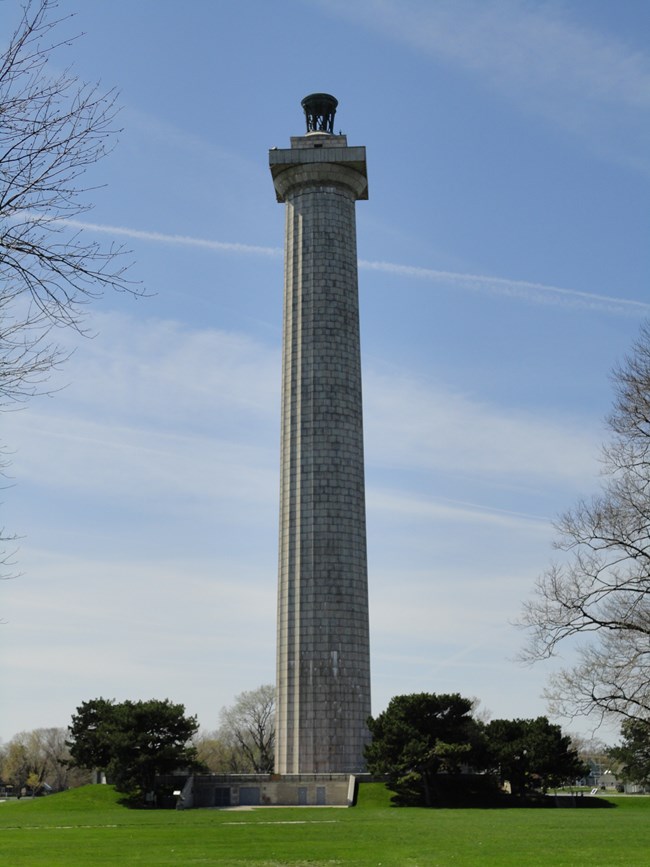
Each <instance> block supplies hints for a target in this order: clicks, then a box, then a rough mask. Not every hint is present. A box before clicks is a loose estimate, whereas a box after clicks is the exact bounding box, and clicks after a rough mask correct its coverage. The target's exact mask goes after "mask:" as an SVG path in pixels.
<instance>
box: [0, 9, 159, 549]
mask: <svg viewBox="0 0 650 867" xmlns="http://www.w3.org/2000/svg"><path fill="white" fill-rule="evenodd" d="M5 11H6V10H5ZM57 16H58V13H57V2H56V0H27V2H25V4H24V5H23V7H22V16H21V19H20V21H19V22H18V25H17V27H16V30H15V31H14V33H13V36H12V37H11V39H10V40H9V44H8V45H7V46H6V48H5V49H4V50H3V51H2V52H1V53H0V410H1V409H2V408H6V407H7V406H8V405H12V404H16V403H19V402H24V401H26V400H28V399H29V398H30V397H33V396H34V395H36V394H39V393H43V392H45V391H47V385H46V383H47V381H48V376H49V374H50V373H51V372H52V370H53V369H54V368H56V367H57V366H58V365H59V364H61V363H62V362H63V361H65V359H66V357H67V355H68V353H67V352H66V351H65V350H64V349H62V347H61V345H60V343H59V342H58V341H57V339H56V330H57V328H61V327H63V328H73V329H75V330H76V331H78V332H79V333H84V325H83V323H84V313H85V305H87V304H88V302H90V301H91V300H93V299H95V298H98V297H100V296H101V295H102V294H103V293H104V292H106V291H107V290H118V291H126V292H130V293H133V294H144V293H143V291H142V289H141V287H140V286H139V285H138V284H136V283H133V282H132V281H130V280H129V279H128V278H127V269H128V267H129V264H130V263H129V261H128V256H127V255H126V254H127V251H126V250H125V249H124V248H123V247H122V246H120V245H117V244H112V245H108V246H106V247H105V246H102V245H101V244H100V243H99V242H98V241H96V240H93V239H92V238H88V237H86V234H85V232H84V231H83V230H80V229H79V227H78V225H75V226H73V225H71V224H70V223H69V222H68V221H70V220H73V218H76V217H78V216H79V215H81V214H84V213H85V212H86V211H88V210H89V209H90V208H91V207H92V204H91V202H90V201H89V200H88V194H89V193H90V192H91V190H92V189H93V187H92V186H90V185H85V184H84V181H83V178H84V174H85V172H86V171H87V170H88V169H89V168H90V167H92V166H94V165H95V163H97V162H98V161H99V160H101V159H102V158H103V157H104V156H106V154H107V153H109V152H110V151H111V150H112V148H113V147H114V145H115V142H116V136H117V133H118V132H119V129H118V127H117V126H116V115H117V110H118V109H117V103H116V96H117V95H116V92H115V91H114V90H108V91H104V90H102V88H101V87H100V86H99V85H98V84H87V83H84V82H82V81H80V80H79V79H78V78H77V77H76V76H75V75H74V74H73V73H72V71H71V70H70V69H69V68H68V69H66V70H64V71H63V72H56V71H55V70H56V67H55V65H54V60H56V62H59V60H60V54H59V52H61V51H64V50H65V49H66V48H68V47H69V46H70V45H71V44H72V42H73V41H74V38H76V37H73V38H67V37H62V38H60V37H59V35H58V34H59V33H60V32H62V31H63V30H64V29H65V25H67V24H68V23H69V20H70V18H72V16H63V17H57ZM1 538H2V536H1V535H0V539H1ZM1 562H2V560H1V559H0V563H1Z"/></svg>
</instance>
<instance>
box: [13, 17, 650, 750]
mask: <svg viewBox="0 0 650 867" xmlns="http://www.w3.org/2000/svg"><path fill="white" fill-rule="evenodd" d="M75 6H78V7H79V8H78V9H75ZM12 7H15V10H16V12H17V10H18V3H9V4H5V8H4V9H3V12H4V16H3V20H2V23H1V24H0V33H1V35H2V36H3V38H6V37H7V34H8V32H9V31H10V29H11V25H13V23H14V21H12V20H10V19H11V18H12V15H11V14H7V13H8V12H9V13H10V12H11V9H12ZM61 8H62V10H63V11H68V10H69V11H77V12H78V14H77V16H76V18H75V20H74V22H73V23H71V24H68V25H65V27H66V28H67V30H66V32H70V33H72V32H77V31H84V32H85V35H84V37H83V38H82V39H81V40H78V41H76V42H75V43H74V44H73V46H72V48H71V49H70V50H69V52H68V55H67V60H68V61H70V60H72V61H73V62H74V69H75V72H76V73H77V74H78V75H79V76H80V77H81V78H82V79H84V80H97V79H101V81H102V83H103V84H104V85H105V86H106V87H111V86H116V87H117V88H118V89H119V90H120V93H121V96H120V103H121V105H122V113H121V124H122V125H123V127H124V131H123V132H122V134H121V136H120V142H119V145H118V147H117V148H116V150H115V151H114V152H113V153H112V154H111V155H110V157H108V158H107V159H106V160H105V161H104V162H102V163H101V164H100V165H98V166H97V167H95V168H93V169H92V171H91V172H90V175H89V178H88V180H89V181H90V182H92V183H101V184H105V185H106V186H105V187H103V188H101V189H99V190H97V191H95V192H94V193H93V196H92V200H93V202H94V204H95V207H94V210H93V211H92V212H91V213H89V214H88V215H87V216H86V217H85V222H87V223H89V224H92V227H91V228H89V229H88V232H89V234H90V235H91V236H95V237H101V238H103V239H105V240H106V241H107V242H109V241H111V240H113V239H115V240H119V241H125V242H126V243H127V244H128V246H129V247H130V249H132V251H133V259H134V262H135V264H134V266H133V269H132V276H133V278H134V279H138V280H141V281H142V282H143V284H144V285H146V287H147V288H148V289H149V290H150V291H151V292H152V293H155V294H153V295H152V297H149V298H147V299H140V300H137V301H136V300H134V299H132V298H131V297H128V296H118V295H113V296H110V297H106V298H105V299H104V300H102V301H101V302H99V303H97V304H96V305H94V306H93V308H92V310H89V313H88V326H89V328H90V329H91V330H92V331H93V332H94V333H95V335H96V336H95V337H94V338H93V339H91V340H84V339H81V338H79V337H78V336H76V335H74V334H70V333H68V334H65V333H61V335H60V336H61V340H62V341H63V342H64V343H65V345H66V346H67V347H69V348H70V349H74V354H73V356H72V358H71V360H70V361H69V362H68V363H67V364H66V365H65V367H64V368H62V369H61V370H60V371H58V372H57V373H56V374H55V375H54V376H53V378H52V381H51V385H52V386H53V388H54V389H55V391H54V393H53V394H52V396H51V397H43V398H40V399H37V400H35V401H33V402H32V403H31V404H30V405H29V406H28V407H27V408H25V409H23V410H22V411H18V412H13V413H9V414H4V415H3V419H2V439H3V441H4V442H5V443H6V444H7V447H8V448H9V450H10V451H11V456H12V467H11V477H12V478H11V482H12V487H10V488H9V489H7V490H6V491H5V492H4V495H3V501H4V502H3V507H4V513H3V523H4V524H5V525H6V527H7V528H8V529H9V530H11V531H12V532H15V533H17V534H19V535H20V536H21V537H22V538H21V541H20V547H19V550H18V552H17V555H16V559H17V563H18V565H17V568H18V569H19V570H20V571H21V573H22V574H21V576H20V577H18V578H16V579H15V580H13V581H9V582H4V583H3V584H2V587H1V590H2V614H3V617H4V620H5V621H6V622H5V625H4V626H2V630H1V633H0V641H2V644H3V647H2V654H1V659H2V662H1V663H0V665H1V672H2V673H1V683H2V693H3V702H2V704H3V714H2V722H1V726H0V736H1V737H3V738H5V739H8V738H9V737H11V736H12V735H13V734H14V733H16V732H18V731H20V730H23V729H31V728H36V727H40V726H56V725H66V724H67V723H68V721H69V718H70V715H71V714H72V713H73V712H74V709H75V707H76V706H77V705H78V704H79V703H80V702H81V701H83V700H86V699H90V698H94V697H97V696H100V695H102V696H104V697H114V698H117V699H118V700H121V699H125V698H149V697H156V698H165V697H168V698H171V699H173V700H175V701H180V702H183V703H184V704H185V705H186V708H187V710H188V711H189V712H191V713H196V714H198V717H199V721H200V723H201V724H202V726H203V727H205V728H206V729H210V728H213V727H214V726H215V725H216V723H217V719H218V713H219V710H220V708H221V707H222V706H224V705H226V704H229V703H230V702H231V701H232V699H233V697H234V696H235V695H236V694H238V693H239V692H241V691H242V690H245V689H253V688H255V687H256V686H258V685H259V684H261V683H266V682H272V681H273V679H274V676H275V672H274V668H275V585H276V568H277V566H276V563H277V508H278V464H279V401H280V352H281V316H282V310H281V303H282V301H281V297H282V279H283V278H282V253H281V249H282V241H283V231H284V214H283V209H282V206H280V205H278V204H277V203H276V201H275V196H274V192H273V185H272V182H271V178H270V173H269V171H268V153H267V152H268V149H269V148H271V147H273V146H277V147H286V146H288V142H289V137H290V136H291V135H296V134H301V133H302V131H303V128H304V121H303V117H302V112H301V109H300V100H301V98H302V97H303V96H305V95H306V94H308V93H310V92H312V91H326V92H329V93H333V94H334V95H335V96H336V97H337V98H338V100H339V110H338V114H337V118H336V128H337V131H338V129H341V130H342V131H343V132H345V133H346V134H347V136H348V143H349V144H351V145H365V146H366V147H367V158H368V173H369V183H370V198H369V201H368V202H360V203H358V205H357V223H358V250H359V258H360V263H359V265H360V269H359V279H360V299H361V315H362V356H363V375H364V412H365V440H366V485H367V510H368V546H369V579H370V604H371V640H372V648H371V652H372V673H373V711H374V712H375V713H378V712H380V711H381V710H383V708H384V707H385V706H386V704H387V702H388V700H389V699H390V698H391V696H393V695H395V694H399V693H406V692H416V691H430V692H456V691H458V692H460V693H462V694H463V695H466V696H470V697H473V696H475V697H477V698H479V699H480V700H481V706H482V708H484V709H485V710H487V711H489V712H490V713H491V715H492V716H493V717H515V716H519V717H528V716H535V715H538V714H540V713H544V712H545V711H546V707H545V703H544V700H543V698H542V696H541V693H542V690H543V688H544V684H545V682H546V678H547V676H548V674H549V673H550V672H551V671H552V670H553V669H554V667H555V666H556V665H557V664H558V663H555V662H551V663H549V664H546V665H538V666H537V667H534V668H532V669H530V668H524V667H522V666H520V665H518V664H517V663H516V661H515V657H516V654H517V652H518V650H519V648H520V647H521V644H522V641H523V636H522V634H521V633H520V632H519V631H518V630H517V629H515V628H514V627H513V626H512V625H511V624H512V621H513V620H514V619H515V618H516V617H517V614H518V612H519V609H520V605H521V602H522V601H523V600H524V599H525V598H527V596H528V595H529V594H530V592H531V590H532V587H533V584H534V580H535V578H536V576H537V575H539V574H540V573H541V572H542V571H543V570H544V568H545V567H546V566H547V565H548V564H549V563H550V562H551V560H552V559H553V557H554V556H557V555H556V553H555V552H554V551H553V549H552V544H551V543H552V540H553V528H552V524H551V522H552V519H553V517H554V516H556V515H557V514H558V513H560V512H561V511H563V510H564V509H566V508H568V507H569V506H571V505H572V504H573V503H574V502H575V500H576V499H577V498H579V497H581V496H588V495H590V494H591V493H592V492H594V491H596V490H597V487H598V484H599V472H600V465H599V459H598V456H599V445H600V443H601V442H602V441H603V439H604V437H605V436H606V431H605V426H604V423H603V419H604V417H605V415H606V414H607V412H608V409H609V406H610V403H611V381H610V378H609V374H610V371H611V368H612V367H613V366H614V365H615V364H616V362H617V361H620V360H621V359H622V357H623V356H624V354H625V353H626V352H627V351H628V349H629V348H630V346H631V344H632V342H633V340H634V339H635V337H636V335H637V333H638V329H639V325H640V323H641V322H642V321H643V319H644V318H645V317H647V316H648V314H649V313H650V298H649V296H648V291H647V288H648V276H649V273H650V269H649V265H650V262H649V255H648V249H649V245H648V228H649V226H648V186H649V183H650V121H649V109H650V56H649V54H648V50H647V34H648V32H649V28H650V5H649V4H647V3H646V2H645V0H638V2H635V0H626V2H625V3H621V4H612V3H610V2H606V0H588V2H587V0H585V2H578V0H573V2H572V0H565V2H525V0H500V2H491V0H482V2H471V0H453V2H452V0H436V2H430V0H429V2H427V0H355V2H354V3H349V2H345V3H344V2H338V0H311V2H310V0H281V2H277V3H273V4H271V3H267V2H262V0H259V2H258V0H239V2H234V0H232V2H228V0H217V2H209V0H189V2H186V3H183V4H181V3H179V2H177V0H176V2H171V0H138V2H137V3H134V2H132V0H130V2H126V0H112V2H111V3H100V2H97V0H94V2H86V3H79V4H74V3H73V2H71V0H62V2H61ZM16 17H17V16H16V15H14V19H15V18H16ZM63 60H64V58H62V59H61V62H62V63H63ZM567 653H570V650H569V651H567ZM566 659H567V660H569V661H570V655H569V656H567V657H566ZM565 661H566V660H565ZM568 727H569V728H570V729H571V730H573V731H577V732H588V731H589V730H590V729H589V726H588V723H587V722H586V721H584V720H580V721H576V722H575V723H573V724H571V725H569V726H568ZM601 735H602V733H601ZM608 737H609V739H610V740H611V737H612V736H611V735H609V734H608Z"/></svg>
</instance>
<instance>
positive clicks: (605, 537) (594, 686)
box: [521, 325, 650, 718]
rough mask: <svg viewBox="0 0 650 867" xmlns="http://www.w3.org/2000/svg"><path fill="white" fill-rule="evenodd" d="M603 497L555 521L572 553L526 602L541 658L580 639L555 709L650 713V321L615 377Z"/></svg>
mask: <svg viewBox="0 0 650 867" xmlns="http://www.w3.org/2000/svg"><path fill="white" fill-rule="evenodd" d="M613 381H614V387H615V395H616V399H615V403H614V410H613V412H612V414H611V416H610V417H609V418H608V425H609V428H610V430H611V431H612V434H613V437H612V441H611V442H610V443H609V444H608V445H607V446H605V448H604V449H603V462H604V482H603V487H602V491H601V493H600V494H599V495H597V496H594V497H593V498H592V500H591V501H589V502H585V501H582V502H579V503H578V504H577V505H576V506H575V507H574V508H573V509H572V510H570V511H568V512H567V513H566V514H565V515H563V516H562V517H561V518H560V519H559V521H558V522H557V524H556V529H557V532H558V538H557V540H556V543H555V544H556V548H557V549H558V550H559V551H563V552H565V554H566V557H565V558H564V559H563V560H562V562H560V563H558V564H554V565H552V566H551V567H550V568H549V569H548V570H547V571H546V572H545V573H544V574H543V575H542V576H541V577H540V578H539V579H538V581H537V584H536V587H535V591H534V595H533V597H532V599H530V600H529V601H528V602H527V603H525V605H524V606H523V613H522V617H521V624H522V625H523V626H524V627H525V628H526V629H527V630H528V634H529V641H528V645H527V647H526V649H525V650H524V652H523V654H522V656H523V658H524V659H525V660H526V661H529V662H534V661H536V660H539V659H544V658H548V657H550V656H553V655H554V654H556V653H557V651H558V645H560V644H561V643H562V642H565V641H567V639H568V640H570V641H571V640H572V639H573V640H576V641H578V650H577V652H578V662H577V663H576V664H575V665H574V666H573V667H571V668H567V669H565V670H563V671H561V672H560V673H559V674H557V675H555V676H554V677H553V678H552V680H551V683H550V685H549V688H548V690H547V698H548V699H549V701H550V704H551V708H552V709H553V711H554V712H557V713H560V714H562V715H576V714H587V715H588V714H591V713H594V712H596V713H599V714H601V715H602V716H610V715H618V716H620V717H623V718H639V717H647V716H648V715H650V325H645V326H643V328H642V329H641V334H640V338H639V340H638V341H637V343H636V344H635V346H634V347H633V351H632V353H631V354H630V355H629V356H628V357H627V358H626V359H625V361H624V363H623V364H622V365H620V366H619V367H618V368H617V369H616V370H615V371H614V373H613Z"/></svg>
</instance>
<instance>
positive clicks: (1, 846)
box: [0, 784, 650, 867]
mask: <svg viewBox="0 0 650 867" xmlns="http://www.w3.org/2000/svg"><path fill="white" fill-rule="evenodd" d="M607 802H608V803H609V804H611V805H614V806H612V807H611V809H570V808H566V809H531V808H520V809H492V810H490V809H457V810H455V809H441V810H424V809H416V808H395V807H391V806H390V803H389V796H388V793H387V792H386V790H385V788H384V787H383V785H381V784H365V785H363V786H362V787H361V793H360V798H359V805H358V806H357V807H355V808H352V809H336V808H328V807H320V808H313V807H312V808H310V807H301V808H290V807H287V808H284V807H278V808H270V809H255V810H251V811H231V810H187V811H183V812H181V811H175V810H165V811H162V810H151V811H148V810H129V809H127V808H125V807H122V806H120V805H119V804H118V803H117V796H116V795H115V793H114V792H113V790H112V788H111V787H109V786H86V787H84V788H82V789H74V790H71V791H69V792H64V793H62V794H60V795H50V796H48V797H46V798H37V799H34V800H29V799H23V800H21V801H19V802H16V801H9V802H5V803H1V804H0V858H1V860H2V863H3V864H7V865H8V867H9V865H11V867H14V865H17V867H22V865H25V867H27V865H30V867H34V865H36V867H38V865H50V867H59V865H65V867H77V865H79V867H94V865H106V864H111V865H122V867H130V865H140V864H147V865H159V867H165V865H174V867H185V865H193V864H218V865H220V867H235V865H236V867H244V865H251V867H279V865H291V867H304V865H311V867H325V865H337V864H343V865H364V867H366V865H382V867H433V865H441V867H447V865H488V864H490V865H524V864H526V865H527V864H533V865H535V864H539V865H542V864H543V865H553V867H568V865H572V867H582V865H608V867H609V865H617V864H620V865H625V867H636V865H638V867H647V865H649V864H650V798H645V797H633V796H631V797H625V796H623V797H608V798H607Z"/></svg>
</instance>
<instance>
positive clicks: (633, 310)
mask: <svg viewBox="0 0 650 867" xmlns="http://www.w3.org/2000/svg"><path fill="white" fill-rule="evenodd" d="M58 222H61V223H63V224H65V225H66V226H70V227H71V228H74V229H88V230H90V231H93V232H102V233H106V234H110V235H114V236H118V237H127V238H132V239H133V240H140V241H151V242H153V243H157V244H166V245H171V246H185V247H198V248H202V249H205V250H210V251H213V252H217V253H235V254H240V255H245V256H265V257H268V258H273V259H279V258H281V256H282V250H281V248H280V247H263V246H258V245H255V244H241V243H236V242H230V241H214V240H210V239H207V238H195V237H191V236H189V235H168V234H164V233H162V232H152V231H148V230H143V229H132V228H129V227H128V226H111V225H104V224H100V223H88V222H84V221H81V220H59V221H58ZM359 268H361V269H364V270H367V271H379V272H382V273H385V274H395V275H396V276H399V277H404V278H407V279H408V278H412V279H414V280H426V281H429V282H431V283H435V284H437V285H439V286H442V287H448V288H453V289H461V290H464V291H467V292H480V293H482V294H488V295H495V296H497V295H498V296H504V297H507V298H513V299H516V300H519V301H525V302H527V303H530V304H544V305H552V306H555V307H567V308H579V309H584V310H593V311H601V312H606V313H610V314H614V315H618V316H638V317H644V316H648V315H650V304H648V303H646V302H643V301H635V300H633V299H627V298H616V297H614V296H608V295H599V294H596V293H594V292H582V291H580V290H577V289H566V288H561V287H559V286H547V285H545V284H543V283H531V282H529V281H526V280H511V279H508V278H507V277H491V276H487V275H485V274H462V273H458V272H454V271H437V270H435V269H433V268H422V267H419V266H417V265H400V264H395V263H392V262H372V261H367V260H365V259H360V260H359Z"/></svg>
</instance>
